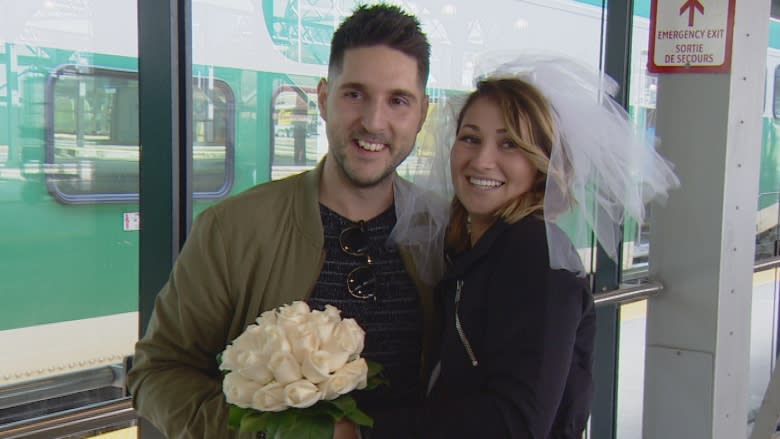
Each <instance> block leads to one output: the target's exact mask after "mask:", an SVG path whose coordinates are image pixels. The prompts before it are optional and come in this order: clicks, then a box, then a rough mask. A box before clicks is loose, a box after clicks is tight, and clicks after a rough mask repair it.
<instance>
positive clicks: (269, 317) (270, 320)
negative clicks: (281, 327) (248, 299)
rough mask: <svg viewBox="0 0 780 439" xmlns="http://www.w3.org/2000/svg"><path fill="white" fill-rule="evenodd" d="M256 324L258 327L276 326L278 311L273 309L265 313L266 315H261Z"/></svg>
mask: <svg viewBox="0 0 780 439" xmlns="http://www.w3.org/2000/svg"><path fill="white" fill-rule="evenodd" d="M255 322H256V323H257V325H258V326H263V325H275V324H276V310H275V309H272V310H270V311H265V312H264V313H262V314H260V317H258V318H257V319H255Z"/></svg>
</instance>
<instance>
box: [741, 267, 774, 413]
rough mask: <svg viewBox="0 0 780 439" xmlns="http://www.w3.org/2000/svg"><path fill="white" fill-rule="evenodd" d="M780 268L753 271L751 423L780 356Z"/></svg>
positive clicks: (749, 383) (749, 385) (749, 407)
mask: <svg viewBox="0 0 780 439" xmlns="http://www.w3.org/2000/svg"><path fill="white" fill-rule="evenodd" d="M778 276H780V270H778V269H770V270H764V271H761V272H758V273H755V274H754V275H753V301H752V304H751V314H750V374H749V381H748V391H749V393H748V423H749V424H752V423H753V422H754V421H755V417H756V416H757V415H758V410H759V408H760V407H761V401H762V400H763V398H764V394H765V393H766V391H767V385H768V384H769V378H770V377H771V376H772V371H773V370H774V368H775V364H776V358H777V330H778V327H777V324H778V315H777V313H778V287H779V286H780V285H779V284H778V280H779V279H780V278H779V277H778Z"/></svg>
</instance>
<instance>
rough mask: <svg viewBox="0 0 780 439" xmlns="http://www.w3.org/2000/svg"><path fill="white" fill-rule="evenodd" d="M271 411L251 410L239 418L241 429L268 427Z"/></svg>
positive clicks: (252, 429) (255, 429) (258, 429)
mask: <svg viewBox="0 0 780 439" xmlns="http://www.w3.org/2000/svg"><path fill="white" fill-rule="evenodd" d="M272 415H273V413H271V412H257V411H252V412H251V413H247V414H246V415H244V417H243V418H242V419H241V431H265V430H266V429H267V428H268V425H269V423H270V420H271V417H272Z"/></svg>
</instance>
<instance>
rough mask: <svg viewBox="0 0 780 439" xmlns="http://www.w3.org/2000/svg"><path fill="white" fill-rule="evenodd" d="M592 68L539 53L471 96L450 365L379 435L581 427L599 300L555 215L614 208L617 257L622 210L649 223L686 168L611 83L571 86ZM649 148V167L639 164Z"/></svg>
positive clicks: (495, 434) (446, 330)
mask: <svg viewBox="0 0 780 439" xmlns="http://www.w3.org/2000/svg"><path fill="white" fill-rule="evenodd" d="M561 73H563V75H561ZM581 73H582V71H580V70H578V67H577V66H574V65H573V64H571V63H568V62H567V61H565V60H553V61H550V62H546V61H545V62H538V63H536V64H534V68H533V69H531V70H525V71H524V73H523V74H522V75H519V76H518V75H506V74H504V75H503V76H502V75H501V74H495V75H493V76H492V77H490V78H487V79H483V80H482V81H480V82H479V83H478V84H477V88H476V90H475V91H474V92H473V93H471V94H470V95H469V96H468V97H467V99H466V101H465V103H464V104H463V107H462V109H461V110H460V112H459V113H458V116H457V118H456V137H455V140H454V143H453V144H452V149H451V152H450V156H449V158H450V173H451V179H452V185H453V188H454V199H453V202H452V205H451V213H450V221H449V224H448V226H447V229H446V235H445V250H446V255H447V257H448V261H449V263H450V264H449V268H448V271H447V273H446V274H445V276H444V279H443V280H442V282H441V283H440V284H439V286H438V288H437V294H436V297H437V298H438V299H439V300H440V307H441V308H440V309H442V310H443V313H442V315H443V325H442V332H441V345H440V346H441V347H440V350H439V352H438V356H439V363H438V365H437V367H436V369H435V370H434V371H433V378H432V380H431V381H432V385H431V387H430V391H429V393H428V396H427V398H426V401H425V403H424V405H423V406H422V407H420V408H417V409H411V410H410V411H409V412H408V413H407V414H406V418H404V417H403V416H401V415H399V414H398V413H395V414H392V415H380V416H378V417H377V419H376V425H375V428H374V430H373V431H372V432H371V439H377V438H382V439H384V438H407V437H412V438H426V439H428V438H453V437H464V438H482V437H485V438H488V437H489V438H580V437H582V433H583V431H584V429H585V427H586V423H587V420H588V417H589V413H590V405H591V401H592V397H593V381H592V376H591V370H592V356H593V349H594V337H595V326H596V324H595V312H594V304H593V297H592V294H591V292H590V290H589V287H588V285H587V283H586V281H585V279H584V277H582V276H583V275H584V269H583V267H582V264H581V262H580V257H579V255H578V254H577V251H576V249H575V248H574V246H573V245H572V243H571V241H570V239H569V237H568V236H567V234H566V233H564V232H563V231H562V230H561V229H559V228H558V227H557V226H556V224H555V222H556V220H557V217H558V216H559V215H561V214H564V213H568V214H569V217H568V218H569V219H568V221H569V222H574V223H577V222H580V223H588V224H593V218H592V217H591V216H589V215H590V213H589V212H592V211H600V212H602V215H606V216H607V218H606V221H602V225H601V226H600V227H597V228H596V235H597V237H598V238H599V240H600V241H602V243H603V244H604V243H606V244H607V246H608V248H606V250H607V251H608V253H611V254H614V253H615V249H610V248H609V246H610V245H613V244H616V242H615V241H614V236H613V235H611V234H610V232H611V230H610V228H615V229H617V228H616V227H614V226H615V225H616V224H619V223H620V222H621V221H622V217H620V215H622V212H623V210H624V209H627V211H628V213H629V214H631V215H633V216H634V217H635V218H638V219H639V220H640V221H641V219H642V217H643V215H644V211H643V204H644V202H646V201H648V200H649V199H650V198H654V197H658V196H659V195H665V193H666V190H667V189H668V188H669V187H671V186H674V185H675V184H676V177H674V175H673V173H672V172H671V170H670V168H669V167H668V165H667V164H666V162H664V161H663V159H661V158H660V157H659V156H657V154H655V152H654V151H653V150H652V149H650V150H649V151H648V150H645V149H644V145H645V144H644V143H643V142H642V141H641V140H639V139H636V138H635V137H636V136H635V133H634V131H633V130H631V129H628V128H629V125H630V123H629V122H628V119H627V118H626V115H625V113H624V112H623V111H622V109H619V108H617V107H618V106H617V105H616V104H614V102H612V101H609V100H608V99H607V100H606V101H605V100H604V99H602V96H601V93H602V91H601V88H600V87H596V88H589V87H582V85H583V84H585V82H580V83H579V84H576V86H577V87H580V89H579V90H578V93H579V94H574V95H572V94H571V90H561V89H565V88H566V87H567V86H568V85H571V84H572V83H573V81H571V79H572V78H570V77H568V78H567V77H565V76H566V75H579V76H578V78H577V79H582V78H583V75H581ZM561 76H563V77H561ZM596 79H597V80H598V81H601V80H602V79H603V78H601V77H596ZM536 84H541V85H540V86H537V85H536ZM550 87H552V88H550ZM543 89H544V90H545V92H542V90H543ZM575 116H578V117H579V119H580V120H575V119H574V117H575ZM572 121H573V122H574V123H572ZM588 122H590V123H588ZM638 151H641V154H640V153H639V152H638ZM637 158H639V159H642V160H645V161H644V162H642V163H645V164H646V165H647V166H645V168H644V170H645V171H651V172H650V173H649V174H644V173H643V172H640V171H636V170H635V169H634V171H636V172H627V170H631V169H632V168H631V167H630V166H631V163H630V160H631V159H637ZM629 177H630V178H629ZM594 181H596V182H598V183H599V185H598V186H597V187H595V188H594V187H593V186H592V185H591V184H590V183H593V182H594ZM585 188H591V189H585ZM586 190H589V191H590V192H588V196H589V197H590V198H589V199H590V200H595V202H596V203H598V207H599V209H576V208H575V207H576V206H577V205H585V204H586V203H587V200H588V198H586V196H585V191H586ZM572 208H575V209H572ZM617 208H619V210H620V213H619V214H616V213H615V212H616V209H617ZM572 211H574V213H573V214H572ZM575 229H576V227H575ZM618 230H619V229H618ZM573 236H576V234H574V235H573ZM610 250H612V251H610Z"/></svg>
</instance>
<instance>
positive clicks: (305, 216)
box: [293, 156, 327, 249]
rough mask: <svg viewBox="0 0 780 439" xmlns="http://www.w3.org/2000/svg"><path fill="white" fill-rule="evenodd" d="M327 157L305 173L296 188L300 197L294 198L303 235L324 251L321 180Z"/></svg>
mask: <svg viewBox="0 0 780 439" xmlns="http://www.w3.org/2000/svg"><path fill="white" fill-rule="evenodd" d="M326 157H327V156H326ZM326 157H323V158H322V160H320V162H319V163H318V164H317V167H315V168H314V169H312V170H311V171H309V172H305V173H304V175H303V177H302V179H301V181H300V184H299V185H298V187H297V188H296V194H297V195H298V196H296V197H293V212H294V213H293V217H294V218H295V222H296V223H297V224H298V226H299V229H300V231H301V233H302V234H303V235H304V236H306V238H307V239H308V241H309V242H310V243H312V245H313V246H314V247H315V248H318V249H322V247H323V246H324V244H325V238H324V236H323V235H324V232H323V230H322V220H321V219H320V179H321V178H322V169H323V167H324V165H325V158H326Z"/></svg>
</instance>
